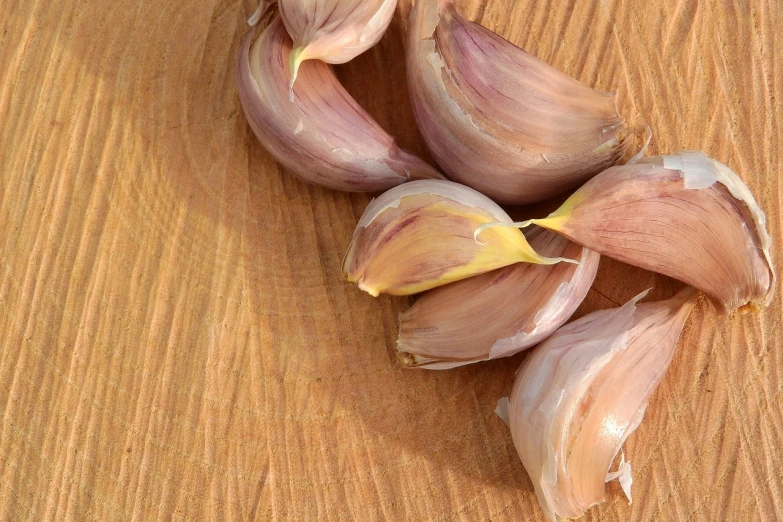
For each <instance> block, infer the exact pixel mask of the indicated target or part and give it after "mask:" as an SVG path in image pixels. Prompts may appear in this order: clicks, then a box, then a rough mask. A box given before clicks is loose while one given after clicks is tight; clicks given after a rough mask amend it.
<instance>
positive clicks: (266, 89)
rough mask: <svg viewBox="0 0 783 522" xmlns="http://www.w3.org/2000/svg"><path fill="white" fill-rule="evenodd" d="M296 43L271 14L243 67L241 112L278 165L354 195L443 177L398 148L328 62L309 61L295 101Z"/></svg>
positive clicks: (251, 39)
mask: <svg viewBox="0 0 783 522" xmlns="http://www.w3.org/2000/svg"><path fill="white" fill-rule="evenodd" d="M255 33H259V34H258V37H257V38H256V37H255ZM291 45H292V43H291V39H290V37H289V36H288V34H287V33H286V30H285V27H284V26H283V23H282V21H281V20H280V17H279V16H278V15H277V14H276V13H275V12H272V13H271V14H270V15H269V17H268V18H267V19H266V20H265V21H262V22H260V23H259V24H257V25H256V26H255V27H254V29H253V30H252V31H251V32H250V34H248V35H247V37H246V38H245V40H244V42H243V43H242V47H241V49H240V52H239V58H238V62H237V83H238V86H239V99H240V101H241V104H242V109H243V111H244V113H245V116H246V117H247V120H248V122H249V123H250V127H251V128H252V129H253V132H254V133H255V135H256V137H257V138H258V140H259V141H260V142H261V144H262V145H263V146H264V148H266V150H267V151H269V153H270V154H272V155H273V156H274V157H275V159H276V160H277V161H278V162H279V163H280V164H282V165H283V166H284V167H285V168H287V169H288V170H290V171H291V172H292V173H294V174H296V175H297V176H298V177H300V178H301V179H303V180H305V181H308V182H310V183H314V184H316V185H321V186H324V187H328V188H331V189H336V190H346V191H351V192H379V191H383V190H387V189H389V188H391V187H394V186H396V185H399V184H401V183H404V182H406V181H408V180H410V179H422V178H443V176H442V175H441V174H440V173H439V172H438V171H436V170H435V169H434V168H432V167H430V166H429V165H428V164H427V163H425V162H424V161H422V160H421V159H419V158H417V157H415V156H413V155H412V154H409V153H407V152H405V151H404V150H402V149H400V148H399V147H398V146H397V144H396V143H395V142H394V139H392V138H391V136H389V135H388V134H387V133H386V132H385V131H384V130H383V129H382V128H381V127H380V126H379V125H378V124H377V123H376V122H375V120H373V119H372V117H371V116H370V115H369V114H367V112H366V111H365V110H364V109H362V108H361V106H359V104H358V103H356V101H355V100H354V99H353V98H352V97H351V95H350V94H348V92H347V91H346V90H345V89H344V88H343V87H342V85H340V82H339V81H338V80H337V77H336V76H335V75H334V72H333V71H332V69H331V67H330V66H329V65H327V64H325V63H323V62H320V61H315V60H312V61H308V62H305V63H303V64H302V66H301V68H300V74H299V81H297V83H296V86H295V87H294V90H293V92H294V99H293V101H291V100H290V99H289V96H288V94H289V93H288V78H289V69H288V61H289V60H288V57H289V54H290V52H291Z"/></svg>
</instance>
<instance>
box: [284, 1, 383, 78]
mask: <svg viewBox="0 0 783 522" xmlns="http://www.w3.org/2000/svg"><path fill="white" fill-rule="evenodd" d="M279 5H280V14H281V15H282V18H283V23H284V24H285V27H286V29H287V30H288V34H289V35H291V38H293V40H294V49H293V52H292V54H291V60H290V67H291V71H292V75H291V83H292V84H293V83H294V81H295V79H296V77H297V70H298V69H299V66H300V64H301V63H302V62H303V61H305V60H312V59H315V60H321V61H324V62H327V63H335V64H336V63H345V62H347V61H349V60H352V59H353V58H355V57H356V56H358V55H360V54H361V53H363V52H364V51H366V50H367V49H369V48H370V47H372V46H373V45H375V44H376V43H378V41H379V40H380V39H381V37H382V36H383V34H384V33H385V32H386V29H387V28H388V27H389V24H390V23H391V20H392V17H393V16H394V13H395V10H396V8H397V0H279Z"/></svg>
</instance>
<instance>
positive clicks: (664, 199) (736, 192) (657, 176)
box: [532, 152, 775, 313]
mask: <svg viewBox="0 0 783 522" xmlns="http://www.w3.org/2000/svg"><path fill="white" fill-rule="evenodd" d="M532 223H535V224H537V225H540V226H542V227H545V228H548V229H550V230H554V231H556V232H559V233H561V234H563V235H565V236H566V237H568V238H569V239H571V240H572V241H574V242H576V243H579V244H581V245H584V246H586V247H588V248H590V249H592V250H596V251H597V252H599V253H601V254H602V255H606V256H608V257H612V258H614V259H618V260H620V261H623V262H626V263H628V264H631V265H635V266H639V267H642V268H646V269H648V270H652V271H654V272H659V273H661V274H665V275H668V276H670V277H673V278H675V279H679V280H680V281H683V282H685V283H688V284H690V285H692V286H695V287H696V288H698V289H699V290H702V291H703V292H704V293H706V294H707V295H709V296H710V297H711V298H712V301H713V302H714V304H715V306H716V307H717V308H718V310H719V311H720V312H721V313H729V312H731V311H733V310H735V309H737V308H739V309H740V310H741V311H743V312H744V311H751V310H755V309H757V308H759V307H764V306H767V305H768V304H769V302H770V300H771V298H772V295H773V293H774V290H775V272H774V268H773V265H772V261H771V258H770V245H771V239H770V237H769V234H768V233H767V230H766V219H765V217H764V213H763V212H762V211H761V209H760V208H759V206H758V204H757V203H756V201H755V200H754V198H753V195H752V194H751V193H750V190H749V189H748V188H747V186H746V185H745V184H744V183H743V182H742V180H741V179H740V178H739V177H738V176H737V175H736V174H735V173H733V172H732V171H731V170H730V169H729V168H728V167H726V166H725V165H723V164H722V163H720V162H718V161H716V160H714V159H712V158H709V157H707V156H706V155H704V154H703V153H701V152H682V153H679V154H676V155H672V156H657V157H650V158H645V159H644V160H643V161H642V162H640V163H637V164H635V165H623V166H618V167H612V168H610V169H607V170H606V171H604V172H602V173H601V174H599V175H597V176H596V177H594V178H593V179H591V180H590V181H588V182H587V183H586V184H585V185H584V186H583V187H581V188H580V189H579V190H577V191H576V192H575V193H574V194H573V195H572V196H571V197H570V198H569V199H568V200H566V202H565V203H563V205H562V206H561V207H560V208H559V209H558V210H556V211H555V212H553V213H552V214H551V215H550V216H549V217H547V218H545V219H537V220H532Z"/></svg>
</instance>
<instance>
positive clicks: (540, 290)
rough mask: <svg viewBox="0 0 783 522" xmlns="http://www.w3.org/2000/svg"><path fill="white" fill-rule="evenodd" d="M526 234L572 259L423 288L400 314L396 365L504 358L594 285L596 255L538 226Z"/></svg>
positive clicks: (542, 335) (546, 252)
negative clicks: (398, 361)
mask: <svg viewBox="0 0 783 522" xmlns="http://www.w3.org/2000/svg"><path fill="white" fill-rule="evenodd" d="M527 239H528V241H529V243H530V246H531V247H532V248H533V249H534V250H535V251H536V252H538V253H539V254H541V255H543V256H548V257H565V258H569V259H574V260H576V261H578V262H579V264H571V263H558V264H556V265H538V264H531V263H518V264H514V265H511V266H507V267H505V268H501V269H499V270H494V271H492V272H488V273H486V274H482V275H479V276H476V277H471V278H469V279H465V280H463V281H459V282H456V283H452V284H450V285H446V286H443V287H440V288H436V289H434V290H430V291H429V292H425V293H424V294H422V295H421V296H420V297H419V298H418V299H417V300H416V302H415V303H414V304H413V306H412V307H411V308H410V309H408V310H407V311H405V312H403V313H402V314H400V321H399V323H400V333H399V337H398V338H397V349H398V350H399V354H398V358H399V359H400V361H401V362H402V363H403V365H405V366H407V367H414V368H427V369H445V368H453V367H456V366H461V365H464V364H470V363H474V362H477V361H486V360H489V359H495V358H498V357H508V356H510V355H513V354H515V353H518V352H520V351H522V350H525V349H527V348H530V347H531V346H535V345H536V344H538V343H539V342H541V341H543V340H544V339H546V338H547V337H549V335H551V334H552V333H553V332H554V331H555V330H557V329H558V328H559V327H560V326H562V325H563V324H564V323H565V322H566V321H567V320H568V318H569V317H571V315H572V314H573V313H574V312H575V311H576V309H577V308H578V307H579V305H580V304H581V302H582V301H583V300H584V298H585V296H586V295H587V292H588V290H589V289H590V286H591V285H592V284H593V280H594V279H595V274H596V271H597V270H598V262H599V258H600V256H599V255H598V254H597V253H596V252H593V251H591V250H588V249H586V248H584V247H582V246H579V245H577V244H576V243H572V242H571V241H569V240H568V239H566V238H565V237H563V236H560V235H558V234H555V233H554V232H550V231H548V230H543V229H540V228H535V229H534V230H532V231H530V232H528V233H527Z"/></svg>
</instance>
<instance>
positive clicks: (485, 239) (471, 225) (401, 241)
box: [343, 180, 571, 296]
mask: <svg viewBox="0 0 783 522" xmlns="http://www.w3.org/2000/svg"><path fill="white" fill-rule="evenodd" d="M491 222H502V223H512V221H511V218H509V217H508V215H507V214H506V213H505V212H504V211H503V209H501V208H500V207H499V206H498V205H497V204H495V203H494V202H493V201H492V200H490V199H489V198H487V197H486V196H484V195H483V194H480V193H478V192H476V191H475V190H472V189H470V188H468V187H465V186H463V185H459V184H457V183H452V182H450V181H443V180H421V181H414V182H411V183H406V184H405V185H402V186H399V187H395V188H393V189H392V190H390V191H388V192H385V193H384V194H382V195H381V196H380V197H379V198H377V199H375V200H373V201H372V202H371V203H370V205H369V206H368V207H367V209H366V210H365V211H364V215H363V216H362V218H361V220H360V221H359V224H358V225H357V227H356V230H355V232H354V234H353V239H352V240H351V245H350V247H349V248H348V253H347V254H346V256H345V261H344V262H343V274H344V275H345V277H346V279H348V281H350V282H352V283H358V285H359V288H361V289H362V290H364V291H366V292H367V293H369V294H370V295H373V296H377V295H378V294H380V293H387V294H393V295H408V294H415V293H417V292H423V291H424V290H429V289H430V288H434V287H436V286H440V285H444V284H446V283H450V282H453V281H458V280H460V279H465V278H467V277H471V276H474V275H478V274H482V273H484V272H489V271H490V270H494V269H496V268H501V267H504V266H507V265H510V264H513V263H518V262H522V261H524V262H529V263H540V264H554V263H557V262H559V261H561V260H564V259H562V258H547V257H542V256H540V255H538V254H537V253H536V252H535V251H534V250H533V249H532V248H531V247H530V245H529V244H528V242H527V240H526V239H525V236H524V235H523V234H522V232H520V231H519V230H518V229H516V228H514V227H510V226H509V227H493V228H489V229H487V230H484V231H483V232H481V233H480V234H479V233H478V232H477V229H478V228H479V227H480V226H481V225H482V224H484V223H491ZM567 261H571V260H567Z"/></svg>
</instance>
